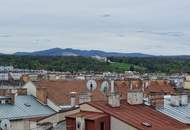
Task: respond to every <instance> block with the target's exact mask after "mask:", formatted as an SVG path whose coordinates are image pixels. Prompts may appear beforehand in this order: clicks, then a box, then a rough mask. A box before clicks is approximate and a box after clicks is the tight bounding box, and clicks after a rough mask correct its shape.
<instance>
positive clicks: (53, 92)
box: [34, 80, 106, 105]
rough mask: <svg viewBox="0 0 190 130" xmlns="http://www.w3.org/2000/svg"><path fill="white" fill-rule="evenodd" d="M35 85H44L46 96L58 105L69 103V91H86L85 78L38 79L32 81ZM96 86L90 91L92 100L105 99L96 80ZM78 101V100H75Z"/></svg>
mask: <svg viewBox="0 0 190 130" xmlns="http://www.w3.org/2000/svg"><path fill="white" fill-rule="evenodd" d="M34 84H35V85H36V86H37V87H46V88H47V92H48V98H49V99H50V100H52V101H53V102H54V103H56V104H58V105H63V104H70V96H69V94H70V92H77V93H78V94H79V93H80V92H84V91H87V89H86V81H85V80H61V81H46V80H44V81H39V82H34ZM97 84H98V87H97V88H96V90H95V91H94V92H93V93H92V100H95V101H97V100H106V96H105V95H104V94H103V93H102V92H101V91H100V87H99V86H100V84H101V81H98V82H97ZM77 103H78V101H77Z"/></svg>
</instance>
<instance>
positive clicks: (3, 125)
mask: <svg viewBox="0 0 190 130" xmlns="http://www.w3.org/2000/svg"><path fill="white" fill-rule="evenodd" d="M0 127H1V129H2V130H9V129H10V127H11V123H10V121H9V120H8V119H4V120H2V121H1V125H0Z"/></svg>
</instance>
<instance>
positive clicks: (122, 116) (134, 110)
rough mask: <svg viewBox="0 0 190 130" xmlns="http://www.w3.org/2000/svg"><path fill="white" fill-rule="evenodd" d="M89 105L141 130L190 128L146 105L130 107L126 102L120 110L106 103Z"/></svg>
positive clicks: (122, 103)
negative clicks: (144, 124)
mask: <svg viewBox="0 0 190 130" xmlns="http://www.w3.org/2000/svg"><path fill="white" fill-rule="evenodd" d="M88 104H89V105H91V106H93V107H95V108H97V109H99V110H101V111H103V112H105V113H106V114H109V115H111V116H113V117H115V118H117V119H119V120H121V121H123V122H125V123H127V124H128V125H131V126H133V127H135V128H137V129H139V130H147V129H148V130H181V129H184V128H190V126H188V125H185V124H183V123H181V122H179V121H177V120H175V119H173V118H170V117H168V116H166V115H164V114H162V113H160V112H158V111H156V110H154V109H152V108H150V107H148V106H145V105H129V104H128V103H127V102H126V101H124V100H123V101H122V102H121V106H120V107H119V108H112V107H110V106H109V105H107V103H106V102H105V101H97V102H91V103H88ZM143 122H147V123H149V124H151V125H152V127H145V126H143V125H142V123H143Z"/></svg>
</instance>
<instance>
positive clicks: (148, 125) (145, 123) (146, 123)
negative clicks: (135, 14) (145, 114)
mask: <svg viewBox="0 0 190 130" xmlns="http://www.w3.org/2000/svg"><path fill="white" fill-rule="evenodd" d="M141 124H142V125H143V126H145V127H152V124H150V123H148V122H142V123H141Z"/></svg>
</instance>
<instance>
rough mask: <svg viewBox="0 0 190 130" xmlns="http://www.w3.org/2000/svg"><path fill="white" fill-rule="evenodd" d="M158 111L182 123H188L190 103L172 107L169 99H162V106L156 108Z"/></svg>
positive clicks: (189, 120) (189, 122)
mask: <svg viewBox="0 0 190 130" xmlns="http://www.w3.org/2000/svg"><path fill="white" fill-rule="evenodd" d="M158 111H159V112H161V113H163V114H166V115H168V116H170V117H172V118H174V119H176V120H178V121H180V122H182V123H185V124H190V104H188V105H187V106H179V107H173V106H171V105H170V99H168V98H167V99H164V108H161V109H158Z"/></svg>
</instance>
